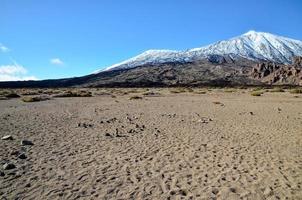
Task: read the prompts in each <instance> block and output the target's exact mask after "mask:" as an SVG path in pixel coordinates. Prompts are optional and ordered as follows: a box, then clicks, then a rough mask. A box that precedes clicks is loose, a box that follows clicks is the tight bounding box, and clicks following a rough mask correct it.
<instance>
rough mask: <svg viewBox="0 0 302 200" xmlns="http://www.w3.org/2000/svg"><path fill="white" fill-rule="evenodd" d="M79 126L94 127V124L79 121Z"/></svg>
mask: <svg viewBox="0 0 302 200" xmlns="http://www.w3.org/2000/svg"><path fill="white" fill-rule="evenodd" d="M78 127H84V128H92V127H93V124H88V123H78Z"/></svg>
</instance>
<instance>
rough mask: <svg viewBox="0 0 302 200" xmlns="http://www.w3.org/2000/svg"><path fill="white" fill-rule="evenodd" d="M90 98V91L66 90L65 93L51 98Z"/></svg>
mask: <svg viewBox="0 0 302 200" xmlns="http://www.w3.org/2000/svg"><path fill="white" fill-rule="evenodd" d="M91 96H92V93H91V92H90V91H86V90H68V91H66V92H63V93H59V94H56V95H54V96H53V97H59V98H63V97H91Z"/></svg>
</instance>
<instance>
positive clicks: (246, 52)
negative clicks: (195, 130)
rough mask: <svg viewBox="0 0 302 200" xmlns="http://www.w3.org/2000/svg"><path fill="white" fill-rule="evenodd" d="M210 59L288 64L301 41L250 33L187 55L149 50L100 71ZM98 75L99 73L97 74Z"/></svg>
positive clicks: (301, 52)
mask: <svg viewBox="0 0 302 200" xmlns="http://www.w3.org/2000/svg"><path fill="white" fill-rule="evenodd" d="M212 55H221V56H226V55H230V56H231V57H232V56H234V55H235V56H236V57H241V58H246V59H250V60H256V61H257V60H259V61H264V60H267V61H273V62H277V63H284V64H288V63H291V61H292V57H293V56H301V55H302V41H299V40H294V39H290V38H286V37H282V36H277V35H273V34H270V33H264V32H256V31H249V32H247V33H245V34H243V35H241V36H238V37H234V38H231V39H229V40H223V41H219V42H216V43H214V44H211V45H208V46H205V47H201V48H195V49H191V50H186V51H172V50H149V51H146V52H144V53H142V54H140V55H138V56H135V57H133V58H131V59H128V60H126V61H124V62H121V63H118V64H115V65H112V66H110V67H107V68H106V69H105V70H101V71H111V70H118V69H129V68H134V67H137V66H141V65H144V64H158V63H166V62H189V61H194V60H200V59H204V58H207V57H209V56H212ZM98 72H100V71H98Z"/></svg>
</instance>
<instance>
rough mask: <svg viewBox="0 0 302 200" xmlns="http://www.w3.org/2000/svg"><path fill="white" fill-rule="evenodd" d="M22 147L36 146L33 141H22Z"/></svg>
mask: <svg viewBox="0 0 302 200" xmlns="http://www.w3.org/2000/svg"><path fill="white" fill-rule="evenodd" d="M21 145H23V146H27V145H29V146H31V145H34V143H33V142H32V141H29V140H22V141H21Z"/></svg>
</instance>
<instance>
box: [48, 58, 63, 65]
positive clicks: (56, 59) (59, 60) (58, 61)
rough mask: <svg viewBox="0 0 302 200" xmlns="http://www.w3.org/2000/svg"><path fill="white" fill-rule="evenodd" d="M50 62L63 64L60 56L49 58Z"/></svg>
mask: <svg viewBox="0 0 302 200" xmlns="http://www.w3.org/2000/svg"><path fill="white" fill-rule="evenodd" d="M50 63H51V64H53V65H64V62H63V61H62V60H61V59H60V58H52V59H50Z"/></svg>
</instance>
